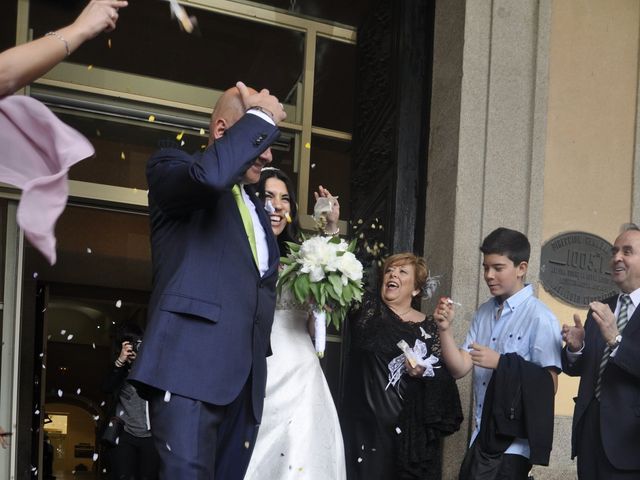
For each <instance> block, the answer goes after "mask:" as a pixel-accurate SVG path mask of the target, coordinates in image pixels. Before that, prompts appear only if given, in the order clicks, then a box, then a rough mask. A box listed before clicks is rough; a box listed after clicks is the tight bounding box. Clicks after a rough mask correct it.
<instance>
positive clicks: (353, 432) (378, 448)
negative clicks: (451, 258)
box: [344, 253, 462, 480]
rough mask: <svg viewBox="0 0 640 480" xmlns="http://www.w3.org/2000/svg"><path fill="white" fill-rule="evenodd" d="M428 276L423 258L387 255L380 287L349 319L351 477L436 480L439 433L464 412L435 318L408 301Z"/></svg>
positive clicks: (347, 395)
mask: <svg viewBox="0 0 640 480" xmlns="http://www.w3.org/2000/svg"><path fill="white" fill-rule="evenodd" d="M427 277H428V270H427V267H426V263H425V261H424V260H423V259H422V258H420V257H417V256H415V255H413V254H411V253H401V254H397V255H393V256H391V257H389V258H388V259H387V260H386V261H385V263H384V266H383V279H382V285H381V286H380V291H379V293H377V294H365V296H364V299H363V303H362V307H361V308H360V310H359V311H358V312H357V314H356V315H354V316H353V317H352V318H351V324H350V354H349V361H348V366H347V371H346V390H345V411H344V413H345V417H344V430H345V448H346V458H347V464H348V465H347V472H348V478H349V479H350V480H365V479H366V480H397V479H440V478H441V456H442V455H441V454H442V451H441V449H442V438H443V437H444V436H446V435H449V434H451V433H453V432H455V431H456V430H458V428H459V426H460V422H461V421H462V410H461V407H460V398H459V396H458V390H457V387H456V384H455V381H454V379H453V378H452V377H451V375H450V374H449V372H448V371H447V369H446V367H445V366H444V364H443V363H442V362H441V360H440V356H441V352H440V339H439V337H438V330H437V327H436V325H435V323H434V321H433V318H432V317H431V316H425V315H424V314H423V313H422V312H420V311H419V310H417V309H415V308H413V306H412V305H413V303H414V301H416V302H417V300H419V298H420V297H421V295H422V292H423V287H424V286H425V284H426V282H427ZM401 340H404V341H405V342H406V344H408V346H409V347H411V348H412V351H413V353H414V355H409V356H411V357H413V358H411V360H409V359H408V358H407V356H406V355H404V354H403V352H402V350H400V348H399V347H398V342H400V341H401Z"/></svg>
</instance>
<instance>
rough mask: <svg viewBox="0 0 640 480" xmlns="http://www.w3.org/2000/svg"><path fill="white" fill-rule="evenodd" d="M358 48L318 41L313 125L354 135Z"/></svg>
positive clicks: (330, 41) (320, 39)
mask: <svg viewBox="0 0 640 480" xmlns="http://www.w3.org/2000/svg"><path fill="white" fill-rule="evenodd" d="M355 75H356V47H355V45H349V44H346V43H342V42H337V41H335V40H329V39H328V38H323V37H318V41H317V44H316V67H315V75H314V82H315V83H314V87H313V125H314V126H318V127H324V128H330V129H332V130H340V131H343V132H351V131H353V108H354V95H355Z"/></svg>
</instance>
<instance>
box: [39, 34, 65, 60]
mask: <svg viewBox="0 0 640 480" xmlns="http://www.w3.org/2000/svg"><path fill="white" fill-rule="evenodd" d="M44 36H45V37H56V38H57V39H58V40H60V41H61V42H62V43H64V49H65V50H66V51H67V57H68V56H69V55H71V50H69V43H68V42H67V41H66V40H65V38H64V37H63V36H62V35H60V34H59V33H58V32H47V33H45V34H44Z"/></svg>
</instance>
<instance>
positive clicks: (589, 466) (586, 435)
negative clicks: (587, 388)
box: [573, 397, 640, 480]
mask: <svg viewBox="0 0 640 480" xmlns="http://www.w3.org/2000/svg"><path fill="white" fill-rule="evenodd" d="M573 434H574V435H579V438H580V440H579V443H578V451H577V454H578V478H579V479H580V480H632V479H633V480H640V471H639V470H619V469H617V468H615V467H614V466H613V465H612V464H611V462H609V459H608V458H607V455H606V453H605V451H604V448H603V447H602V435H601V433H600V401H599V400H597V399H596V398H595V397H594V398H593V399H592V400H591V403H590V404H589V406H588V407H587V410H586V411H585V412H584V416H583V417H582V419H581V421H580V427H579V428H578V429H577V431H576V432H574V433H573Z"/></svg>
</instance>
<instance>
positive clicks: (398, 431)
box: [396, 427, 402, 435]
mask: <svg viewBox="0 0 640 480" xmlns="http://www.w3.org/2000/svg"><path fill="white" fill-rule="evenodd" d="M396 433H397V434H398V435H400V434H401V433H402V430H400V427H396Z"/></svg>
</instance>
